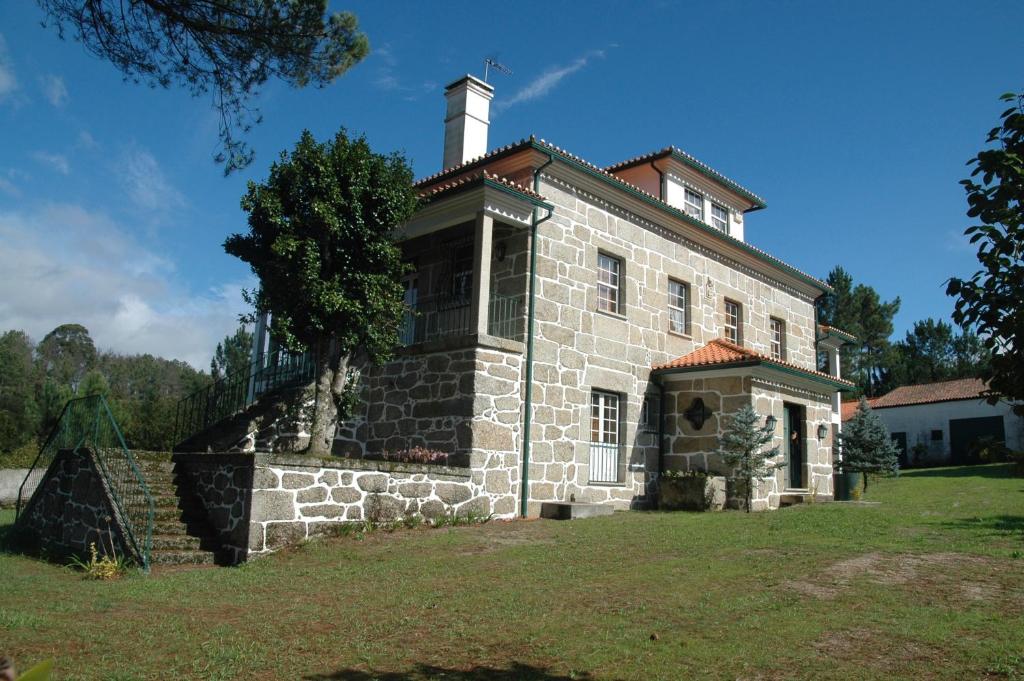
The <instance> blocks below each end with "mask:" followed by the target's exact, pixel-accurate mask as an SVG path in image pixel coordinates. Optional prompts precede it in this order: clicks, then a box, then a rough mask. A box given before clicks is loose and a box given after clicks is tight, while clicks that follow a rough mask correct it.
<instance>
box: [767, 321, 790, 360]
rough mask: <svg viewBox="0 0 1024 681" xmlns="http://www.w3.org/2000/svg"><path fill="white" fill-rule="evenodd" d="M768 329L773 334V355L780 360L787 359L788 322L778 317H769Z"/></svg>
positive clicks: (771, 344)
mask: <svg viewBox="0 0 1024 681" xmlns="http://www.w3.org/2000/svg"><path fill="white" fill-rule="evenodd" d="M768 331H769V333H770V334H771V341H770V347H771V356H772V359H777V360H779V361H780V362H785V361H786V322H784V321H782V320H781V319H779V318H778V317H769V320H768Z"/></svg>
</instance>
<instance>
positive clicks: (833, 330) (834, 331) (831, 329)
mask: <svg viewBox="0 0 1024 681" xmlns="http://www.w3.org/2000/svg"><path fill="white" fill-rule="evenodd" d="M818 328H819V329H821V332H822V333H823V334H825V335H826V336H827V335H835V336H839V337H840V338H842V339H843V340H846V341H850V342H853V341H855V340H857V337H856V336H854V335H853V334H852V333H850V332H849V331H843V330H842V329H840V328H839V327H836V326H829V325H828V324H821V325H820V326H819V327H818Z"/></svg>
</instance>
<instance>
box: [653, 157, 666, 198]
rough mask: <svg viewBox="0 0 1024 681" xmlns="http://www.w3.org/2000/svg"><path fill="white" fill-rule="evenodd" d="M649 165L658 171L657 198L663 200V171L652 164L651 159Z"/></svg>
mask: <svg viewBox="0 0 1024 681" xmlns="http://www.w3.org/2000/svg"><path fill="white" fill-rule="evenodd" d="M651 167H652V168H654V172H656V173H658V198H659V199H661V200H662V201H664V200H665V172H664V171H663V170H662V169H661V168H659V167H658V166H656V165H654V161H651Z"/></svg>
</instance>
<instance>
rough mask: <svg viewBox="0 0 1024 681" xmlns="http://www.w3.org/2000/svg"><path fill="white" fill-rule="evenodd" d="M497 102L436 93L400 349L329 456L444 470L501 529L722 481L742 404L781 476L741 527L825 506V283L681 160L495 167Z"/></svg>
mask: <svg viewBox="0 0 1024 681" xmlns="http://www.w3.org/2000/svg"><path fill="white" fill-rule="evenodd" d="M493 93H494V91H493V88H492V86H491V85H490V84H488V83H485V82H483V81H481V80H479V79H477V78H475V77H473V76H465V77H463V78H460V79H458V80H456V81H455V82H453V83H451V84H450V85H448V86H447V88H446V90H445V97H446V100H447V113H446V118H445V137H444V160H443V165H442V168H443V170H442V171H441V172H439V173H437V174H436V175H432V176H430V177H427V178H425V179H423V180H421V181H420V182H418V185H417V186H418V188H419V189H420V191H421V193H422V196H423V199H424V205H423V207H422V208H421V209H420V210H419V211H418V213H417V214H416V215H415V216H414V217H413V219H412V220H411V221H410V222H409V223H408V224H406V225H404V226H403V228H402V230H401V233H400V241H401V245H402V249H403V252H404V255H405V257H406V259H407V260H408V262H409V263H410V264H411V265H412V266H413V271H412V273H411V274H409V275H408V276H407V278H406V281H405V288H406V301H407V303H408V305H409V308H410V314H409V317H408V319H407V323H406V326H405V329H404V331H403V334H402V341H403V347H402V348H400V349H399V350H398V353H397V357H396V358H395V360H394V361H392V362H390V363H388V364H387V365H385V366H383V367H378V368H368V369H366V370H365V371H363V372H362V376H361V385H362V393H361V395H362V401H361V406H360V407H359V409H358V412H357V415H356V417H355V418H354V419H353V420H352V422H350V423H346V424H344V425H343V426H342V427H340V428H339V431H338V435H337V440H336V445H335V448H334V453H335V454H336V455H339V456H343V457H348V458H350V459H372V458H374V457H375V456H377V455H380V454H382V453H384V452H389V451H397V450H403V449H407V448H410V447H426V448H429V449H433V450H439V451H443V452H445V453H447V454H449V455H450V462H453V464H452V465H457V466H463V467H466V468H468V469H469V470H470V471H471V481H472V484H473V485H475V486H476V487H477V488H478V489H479V490H482V491H483V492H485V493H486V498H487V499H488V502H487V503H488V505H489V508H488V509H486V510H487V511H488V512H490V513H492V514H493V515H494V516H496V517H512V516H515V515H517V514H522V515H528V516H535V515H537V514H538V513H539V511H540V506H541V504H542V503H543V502H550V501H555V502H569V501H576V502H596V503H602V504H610V505H612V506H614V507H615V508H622V509H625V508H630V507H640V506H646V505H651V503H652V501H653V492H654V490H655V489H656V481H657V477H658V473H659V471H663V470H667V469H688V468H700V469H706V470H711V471H717V472H719V473H723V472H725V471H723V470H722V466H721V463H720V461H719V460H718V457H717V455H716V454H715V451H716V449H717V447H718V436H719V435H720V434H721V433H722V431H723V430H724V429H726V428H728V425H729V415H730V414H731V413H733V412H735V410H737V409H738V408H740V407H741V406H742V405H745V404H751V405H753V406H754V408H755V409H756V410H757V411H758V413H760V414H763V415H764V416H765V418H766V420H774V423H776V424H777V425H776V426H775V428H776V442H777V444H779V446H780V447H781V448H782V449H783V452H784V453H783V455H782V456H784V457H785V458H786V461H787V463H788V467H787V468H785V469H784V470H782V471H780V472H779V473H778V474H777V476H776V478H775V479H772V480H766V481H764V483H763V484H762V485H760V486H759V488H758V490H757V494H756V495H755V502H754V503H755V507H756V508H758V509H763V508H774V507H777V506H778V505H779V503H780V500H781V499H782V498H783V497H784V496H801V495H810V494H818V495H822V496H828V495H831V493H832V443H833V438H834V433H835V431H836V430H837V429H838V427H839V398H838V391H840V390H843V389H846V388H847V387H849V385H850V384H849V383H848V382H846V381H844V380H843V379H842V378H841V377H840V376H839V374H838V362H837V361H836V357H837V354H836V353H837V349H838V347H839V346H840V345H841V344H842V343H843V342H846V341H848V340H850V338H849V336H848V335H847V334H844V333H843V332H840V331H838V330H834V329H829V328H827V327H819V326H818V325H817V324H816V322H815V301H816V300H817V299H818V298H819V297H820V296H822V295H823V294H824V293H826V292H827V290H828V287H827V286H826V285H825V284H824V283H823V282H821V281H819V280H818V279H816V278H814V277H813V276H810V275H809V274H806V273H804V272H801V271H800V270H798V269H797V268H795V267H793V266H791V265H788V264H786V263H785V262H783V261H782V260H780V259H778V258H776V257H774V256H772V255H770V254H768V253H766V252H764V251H763V250H761V249H759V248H757V247H755V246H753V245H751V244H750V243H748V242H747V240H746V220H747V216H748V215H750V214H752V213H754V212H756V211H758V210H761V209H763V208H765V202H764V200H763V199H761V198H760V197H759V196H757V195H756V194H754V193H752V192H751V191H749V190H747V189H745V188H744V187H742V186H740V185H739V184H738V183H736V182H734V181H733V180H731V179H729V178H727V177H726V176H724V175H722V174H721V173H719V172H718V171H716V170H714V169H712V168H711V167H709V166H707V165H705V164H704V163H702V162H700V161H698V160H697V159H695V158H693V157H692V156H690V155H688V154H686V153H685V152H683V151H681V150H679V149H677V148H675V147H667V148H665V149H662V150H660V151H656V152H653V153H649V154H645V155H643V156H638V157H636V158H633V159H630V160H628V161H624V162H622V163H618V164H616V165H613V166H610V167H607V168H601V167H598V166H596V165H593V164H591V163H589V162H587V161H585V160H584V159H583V158H581V157H579V156H576V155H574V154H572V153H570V152H568V151H566V150H564V149H561V148H559V147H557V146H555V145H553V144H551V143H549V142H546V141H544V140H542V139H538V138H535V137H529V138H526V139H522V140H520V141H518V142H515V143H512V144H509V145H506V146H502V147H498V148H495V149H490V150H489V149H488V142H487V128H488V115H489V114H488V111H489V105H490V101H491V99H492V97H493ZM264 328H265V325H261V326H260V329H259V330H258V333H257V340H256V345H255V347H256V354H257V356H258V357H259V356H261V355H262V354H264V353H263V351H264V349H265V348H266V347H267V340H266V338H265V333H264V332H263V330H262V329H264ZM821 354H825V355H828V356H829V357H830V361H829V362H828V365H829V366H830V367H831V370H829V371H826V372H822V371H819V370H818V360H819V355H821ZM769 417H770V419H769Z"/></svg>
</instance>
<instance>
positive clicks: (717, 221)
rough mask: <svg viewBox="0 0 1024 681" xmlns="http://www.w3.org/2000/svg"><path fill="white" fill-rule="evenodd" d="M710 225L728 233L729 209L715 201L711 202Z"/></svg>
mask: <svg viewBox="0 0 1024 681" xmlns="http://www.w3.org/2000/svg"><path fill="white" fill-rule="evenodd" d="M711 226H712V227H714V228H715V229H720V230H722V231H723V232H725V233H726V234H728V233H729V210H728V209H727V208H725V207H724V206H719V205H718V204H717V203H712V204H711Z"/></svg>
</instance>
